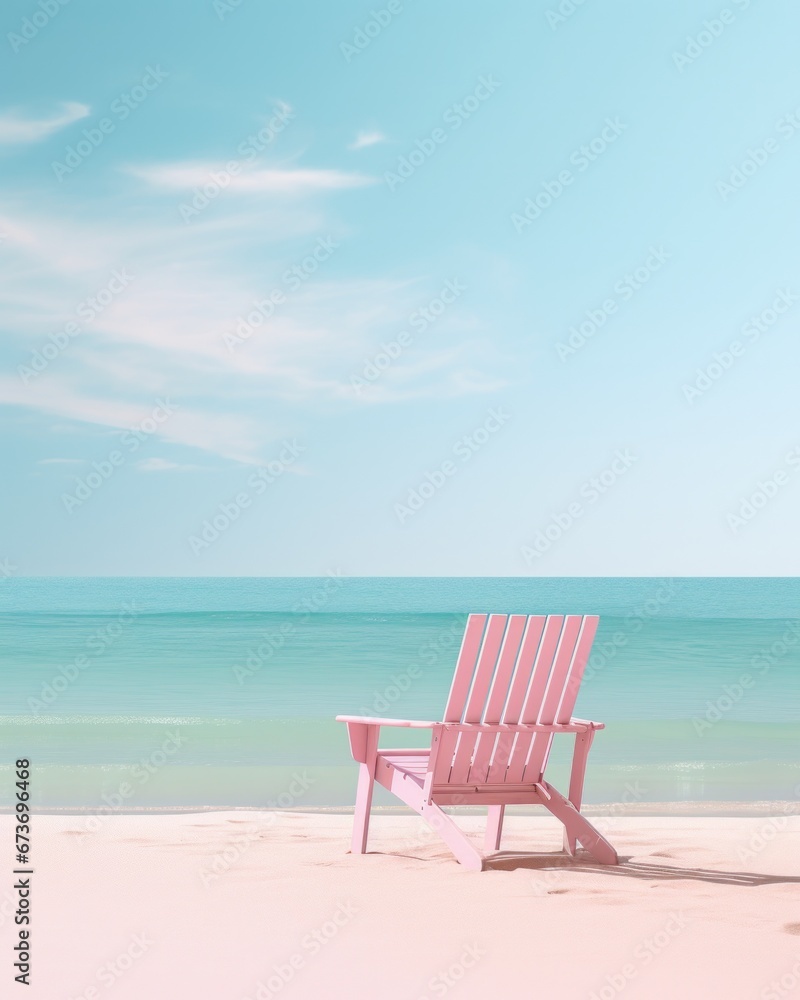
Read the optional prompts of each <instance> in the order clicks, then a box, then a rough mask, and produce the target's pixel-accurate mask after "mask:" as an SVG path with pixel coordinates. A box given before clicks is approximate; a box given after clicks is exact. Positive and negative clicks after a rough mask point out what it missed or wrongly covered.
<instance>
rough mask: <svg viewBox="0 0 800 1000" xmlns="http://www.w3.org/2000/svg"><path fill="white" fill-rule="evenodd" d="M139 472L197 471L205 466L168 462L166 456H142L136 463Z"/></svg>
mask: <svg viewBox="0 0 800 1000" xmlns="http://www.w3.org/2000/svg"><path fill="white" fill-rule="evenodd" d="M136 468H137V469H138V470H139V472H197V471H199V470H202V469H204V468H205V466H202V465H192V464H190V463H188V462H170V461H169V459H167V458H156V457H155V456H153V457H152V458H143V459H142V460H141V462H137V463H136Z"/></svg>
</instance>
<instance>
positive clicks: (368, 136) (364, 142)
mask: <svg viewBox="0 0 800 1000" xmlns="http://www.w3.org/2000/svg"><path fill="white" fill-rule="evenodd" d="M388 141H389V140H388V139H387V138H386V136H385V135H384V134H383V132H359V133H358V135H357V136H356V138H355V140H354V141H353V142H351V143H350V145H349V146H348V147H347V148H348V149H366V148H367V147H368V146H377V145H378V143H381V142H388Z"/></svg>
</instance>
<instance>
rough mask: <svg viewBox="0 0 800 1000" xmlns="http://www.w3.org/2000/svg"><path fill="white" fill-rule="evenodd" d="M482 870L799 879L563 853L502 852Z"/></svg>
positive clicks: (728, 880) (724, 881)
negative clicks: (610, 860) (613, 862)
mask: <svg viewBox="0 0 800 1000" xmlns="http://www.w3.org/2000/svg"><path fill="white" fill-rule="evenodd" d="M483 867H484V871H515V870H516V869H518V868H527V869H529V870H531V871H542V870H547V871H574V872H579V873H582V874H588V875H615V876H617V877H619V878H638V879H645V880H647V881H651V882H652V881H669V880H677V879H691V880H693V881H696V882H713V883H715V884H717V885H741V886H759V885H780V884H783V883H791V882H800V876H797V875H763V874H759V873H757V872H723V871H715V870H714V869H710V868H681V867H679V866H677V865H675V866H673V865H658V864H647V863H644V862H640V861H632V860H631V858H630V857H621V858H620V859H619V864H618V865H600V864H597V862H595V861H592V860H591V859H590V857H589V856H588V855H583V856H581V855H579V856H578V857H577V858H570V857H569V855H566V854H518V853H514V852H512V851H501V852H499V853H497V854H492V855H490V856H489V857H487V858H486V859H485V860H484V865H483Z"/></svg>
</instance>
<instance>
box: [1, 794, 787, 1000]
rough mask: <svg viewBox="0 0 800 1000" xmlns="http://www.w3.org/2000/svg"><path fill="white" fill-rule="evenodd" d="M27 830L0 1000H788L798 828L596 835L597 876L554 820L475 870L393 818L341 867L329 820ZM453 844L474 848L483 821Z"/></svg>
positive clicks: (10, 898) (5, 921) (197, 820)
mask: <svg viewBox="0 0 800 1000" xmlns="http://www.w3.org/2000/svg"><path fill="white" fill-rule="evenodd" d="M34 822H35V827H34V831H33V859H34V868H35V875H34V876H33V892H32V897H31V899H32V925H31V931H32V933H31V942H32V966H33V974H32V985H31V986H30V987H29V988H26V987H23V986H20V985H18V984H16V983H15V982H14V978H13V977H14V974H15V970H14V969H13V966H12V962H13V958H12V957H11V954H12V952H11V949H12V946H13V944H14V943H15V942H16V940H17V936H16V935H17V931H18V927H17V926H15V923H14V917H13V910H14V906H15V902H14V894H13V890H12V885H13V876H12V875H11V869H12V867H13V849H12V843H13V841H12V831H11V825H12V819H11V817H9V816H3V817H0V844H2V845H4V847H3V849H2V850H0V857H3V856H4V857H5V859H6V864H5V870H4V873H3V882H2V883H0V955H2V958H0V996H3V997H6V996H8V997H16V996H18V997H27V998H41V1000H62V998H63V1000H67V998H69V1000H78V998H85V1000H98V998H101V997H111V998H113V1000H167V998H169V1000H184V998H185V1000H243V998H245V997H248V998H250V1000H256V998H258V1000H271V998H272V997H286V998H296V1000H300V998H314V1000H326V998H343V1000H344V998H347V1000H361V998H369V1000H401V998H402V1000H421V998H433V997H440V996H448V997H452V1000H467V998H495V997H497V998H499V997H515V998H516V997H534V996H535V997H537V998H538V997H544V998H548V1000H549V998H557V1000H572V998H585V1000H589V998H592V997H595V998H597V1000H613V998H614V997H617V996H622V997H624V998H625V1000H629V998H630V1000H634V998H642V1000H658V998H661V997H665V998H666V997H669V998H670V1000H679V998H695V997H697V998H704V1000H705V998H710V1000H717V998H728V1000H738V998H742V1000H744V998H752V1000H775V998H778V997H783V996H800V818H798V817H785V816H784V817H778V818H776V819H772V820H771V819H765V818H763V817H754V818H749V819H742V818H734V819H731V818H729V819H710V818H679V817H670V818H667V819H659V818H654V817H634V818H631V817H625V818H615V819H613V820H610V821H608V824H607V825H606V826H605V827H604V830H605V832H606V833H607V836H608V837H609V839H611V840H612V842H613V843H614V845H615V846H616V847H617V849H618V851H619V853H620V855H621V857H622V858H623V860H624V863H623V865H622V866H621V867H619V868H617V869H607V870H603V869H600V868H599V867H597V866H595V865H592V864H588V863H579V864H574V863H572V864H571V863H569V862H568V860H566V859H565V858H564V856H563V855H560V854H558V853H557V851H558V847H559V845H560V828H559V826H558V824H557V823H556V822H555V821H554V820H552V819H550V818H541V819H540V818H538V817H536V818H531V817H513V816H512V817H510V818H509V819H508V820H507V825H506V831H507V833H506V836H505V838H504V843H503V848H504V851H503V852H502V853H501V854H500V855H497V856H496V860H495V861H493V862H490V866H491V867H490V868H489V870H487V871H485V872H481V873H474V872H467V871H465V870H464V869H462V868H461V867H460V866H459V865H458V864H457V863H456V862H455V861H454V860H453V859H452V857H451V856H450V855H449V853H448V852H447V850H446V849H445V848H444V847H443V846H440V844H439V842H438V841H437V840H436V839H435V838H433V837H432V836H430V835H428V834H426V833H425V827H424V826H423V825H422V824H421V823H420V821H418V820H416V819H415V818H413V817H405V816H402V817H397V816H386V815H383V816H379V817H376V818H374V819H373V826H372V837H371V843H370V849H371V851H372V852H374V853H370V854H369V855H367V856H356V857H354V856H351V855H349V854H347V853H346V851H347V847H348V840H349V831H350V818H349V817H347V816H337V815H313V814H299V813H284V814H279V815H275V814H270V813H256V812H216V813H199V814H184V815H172V816H167V815H138V816H112V817H106V818H104V819H103V820H102V822H101V823H100V828H99V830H97V832H94V833H88V834H87V833H85V832H84V831H86V828H87V819H86V817H80V816H35V817H34ZM463 825H464V827H465V828H466V829H468V830H474V831H475V833H476V836H477V835H478V831H479V830H480V829H481V820H480V819H479V818H478V817H475V816H470V817H466V818H464V819H463ZM742 851H746V852H749V854H748V856H746V857H745V856H743V855H742V854H741V852H742ZM513 852H525V853H524V854H515V853H513ZM276 970H277V971H276ZM281 976H282V977H283V978H281ZM437 977H438V978H437ZM782 977H783V981H782V982H781V979H782ZM285 980H288V981H286V982H285ZM260 983H261V984H264V985H263V986H259V984H260ZM770 984H774V985H770ZM93 991H94V992H93Z"/></svg>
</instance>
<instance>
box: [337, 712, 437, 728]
mask: <svg viewBox="0 0 800 1000" xmlns="http://www.w3.org/2000/svg"><path fill="white" fill-rule="evenodd" d="M336 721H337V722H346V723H347V724H348V725H350V724H352V723H358V724H361V725H365V726H402V727H403V728H407V729H433V727H434V726H440V725H441V722H417V721H416V720H415V719H411V720H410V719H375V718H373V717H372V716H370V715H337V716H336Z"/></svg>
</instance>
